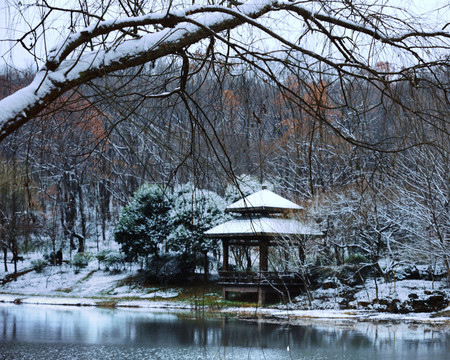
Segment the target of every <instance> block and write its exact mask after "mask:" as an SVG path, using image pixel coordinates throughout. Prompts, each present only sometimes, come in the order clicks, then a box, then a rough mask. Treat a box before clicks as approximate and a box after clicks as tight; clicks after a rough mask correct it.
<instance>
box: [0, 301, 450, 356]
mask: <svg viewBox="0 0 450 360" xmlns="http://www.w3.org/2000/svg"><path fill="white" fill-rule="evenodd" d="M349 325H350V326H348V327H342V326H339V327H337V326H330V324H324V323H318V324H314V325H311V324H309V325H303V326H289V325H280V324H273V323H266V322H247V321H239V320H237V319H233V318H225V317H205V316H195V314H192V313H186V312H180V313H162V312H154V311H150V310H138V309H131V310H113V309H99V308H67V307H50V306H42V305H41V306H31V305H7V304H3V305H0V334H1V335H0V336H1V338H0V358H1V359H41V358H42V359H46V360H50V359H53V358H54V359H69V358H70V359H72V358H73V356H74V354H76V358H77V359H90V360H92V359H96V358H102V359H120V358H127V359H140V360H142V359H146V358H152V359H153V358H161V359H192V358H199V359H242V357H245V358H251V359H258V358H266V359H284V358H286V359H289V358H295V359H364V360H370V359H383V360H387V359H398V358H404V359H408V360H413V359H446V358H447V356H448V352H449V350H450V334H449V331H448V329H447V331H436V330H433V329H430V328H427V327H422V326H419V327H411V326H408V325H405V324H398V325H389V324H387V325H386V324H384V325H374V324H370V323H359V324H358V323H352V324H349ZM2 356H3V357H2Z"/></svg>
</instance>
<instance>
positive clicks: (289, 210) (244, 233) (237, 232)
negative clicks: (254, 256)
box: [204, 189, 323, 305]
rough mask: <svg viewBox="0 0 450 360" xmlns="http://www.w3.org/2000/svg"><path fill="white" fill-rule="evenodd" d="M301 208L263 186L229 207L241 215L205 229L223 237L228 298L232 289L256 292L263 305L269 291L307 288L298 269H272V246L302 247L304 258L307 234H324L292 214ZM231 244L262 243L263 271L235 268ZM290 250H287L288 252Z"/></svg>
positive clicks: (208, 234) (224, 282)
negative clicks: (270, 256) (270, 250)
mask: <svg viewBox="0 0 450 360" xmlns="http://www.w3.org/2000/svg"><path fill="white" fill-rule="evenodd" d="M301 210H302V207H301V206H299V205H297V204H295V203H293V202H291V201H289V200H287V199H284V198H282V197H281V196H279V195H277V194H274V193H273V192H271V191H269V190H266V189H263V190H261V191H258V192H256V193H254V194H253V195H250V196H248V197H246V198H244V199H241V200H239V201H237V202H235V203H234V204H231V205H229V206H228V207H227V209H226V211H227V212H233V213H239V214H240V216H239V217H237V218H236V219H233V220H230V221H228V222H226V223H224V224H221V225H218V226H216V227H214V228H212V229H211V230H208V231H206V232H205V234H204V235H205V236H206V237H209V238H216V239H221V240H222V244H223V270H222V271H220V272H219V275H220V284H221V285H222V286H223V288H222V293H223V298H224V299H226V298H227V295H228V293H229V292H240V293H242V292H255V293H258V303H259V304H260V305H263V304H264V302H265V297H266V293H268V292H281V293H285V292H286V291H299V290H300V289H302V288H303V286H304V283H303V281H302V279H301V277H300V276H299V274H298V272H296V271H295V270H294V271H276V270H275V271H274V270H273V269H271V271H269V247H271V246H272V247H277V246H279V245H282V244H283V245H287V246H288V247H289V248H294V247H295V248H296V249H297V251H298V255H297V254H295V256H297V259H299V260H300V261H303V260H304V249H303V244H304V239H305V237H308V236H321V235H323V234H322V233H321V232H320V231H319V230H316V229H312V228H310V227H307V226H305V225H304V224H302V223H301V222H300V221H298V220H297V219H295V218H294V217H293V216H292V215H295V214H296V213H299V212H300V211H301ZM289 215H290V216H289ZM230 246H240V247H246V249H247V250H248V249H249V248H250V247H258V249H259V271H258V272H252V271H250V269H249V268H247V269H246V270H243V269H240V271H236V270H234V271H232V270H231V268H230V264H229V253H230ZM288 253H289V251H285V256H286V254H288ZM247 254H248V252H247ZM248 261H249V260H248ZM285 270H287V269H285Z"/></svg>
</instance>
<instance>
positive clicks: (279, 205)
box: [226, 189, 302, 213]
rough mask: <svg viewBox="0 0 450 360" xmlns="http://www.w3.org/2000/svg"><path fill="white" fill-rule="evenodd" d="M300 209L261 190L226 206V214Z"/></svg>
mask: <svg viewBox="0 0 450 360" xmlns="http://www.w3.org/2000/svg"><path fill="white" fill-rule="evenodd" d="M301 209H302V207H301V206H300V205H297V204H295V203H293V202H292V201H289V200H287V199H285V198H283V197H281V196H280V195H277V194H275V193H273V192H272V191H270V190H267V189H263V190H261V191H258V192H256V193H254V194H252V195H249V196H247V197H245V198H243V199H241V200H239V201H236V202H235V203H233V204H231V205H229V206H227V208H226V211H228V212H272V213H273V212H285V211H299V210H301Z"/></svg>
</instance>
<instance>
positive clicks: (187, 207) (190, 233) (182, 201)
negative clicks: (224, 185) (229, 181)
mask: <svg viewBox="0 0 450 360" xmlns="http://www.w3.org/2000/svg"><path fill="white" fill-rule="evenodd" d="M173 199H174V200H173V206H172V209H171V210H170V225H171V227H172V230H171V232H170V235H169V237H168V239H167V240H168V245H169V248H170V249H171V250H172V251H177V252H183V253H187V254H192V255H196V254H197V253H202V254H204V256H205V257H206V256H207V253H208V252H209V251H214V250H216V249H217V247H218V243H217V240H216V239H209V238H205V237H204V236H203V233H204V232H205V231H207V230H209V229H211V228H212V227H214V226H216V225H217V224H219V223H220V222H223V221H224V220H225V219H226V217H227V215H225V207H226V203H225V201H224V199H223V198H222V197H220V196H219V195H218V194H216V193H215V192H213V191H208V190H202V189H196V188H195V187H194V186H193V184H191V183H187V184H185V185H183V186H180V187H178V188H176V189H175V190H174V198H173Z"/></svg>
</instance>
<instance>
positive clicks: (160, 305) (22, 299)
mask: <svg viewBox="0 0 450 360" xmlns="http://www.w3.org/2000/svg"><path fill="white" fill-rule="evenodd" d="M0 303H16V304H35V305H66V306H104V303H105V300H99V299H88V298H81V299H80V298H72V297H43V296H20V295H12V294H0ZM114 307H115V308H129V309H131V308H134V309H136V310H138V309H140V310H155V309H164V310H188V311H194V310H206V311H210V312H216V313H221V314H229V315H237V316H240V317H242V318H263V319H273V320H276V321H293V323H303V322H305V321H308V320H315V321H324V322H326V321H347V320H348V321H371V322H395V323H398V322H405V323H421V324H436V325H440V326H445V328H447V327H448V328H450V318H449V317H444V316H440V317H432V314H430V313H410V314H391V313H380V312H376V311H368V310H358V311H351V310H350V311H349V310H295V309H280V308H278V307H270V308H269V307H267V308H261V307H227V308H223V309H209V308H208V307H204V308H198V307H195V306H194V305H192V304H189V303H186V302H178V301H175V302H174V301H148V300H129V301H126V300H120V301H117V302H116V303H114ZM446 311H450V306H449V307H448V308H447V309H446Z"/></svg>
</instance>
